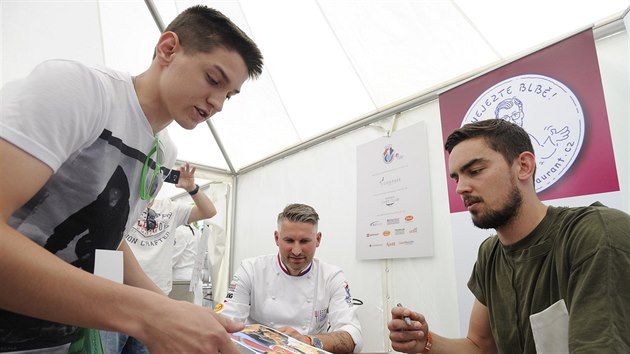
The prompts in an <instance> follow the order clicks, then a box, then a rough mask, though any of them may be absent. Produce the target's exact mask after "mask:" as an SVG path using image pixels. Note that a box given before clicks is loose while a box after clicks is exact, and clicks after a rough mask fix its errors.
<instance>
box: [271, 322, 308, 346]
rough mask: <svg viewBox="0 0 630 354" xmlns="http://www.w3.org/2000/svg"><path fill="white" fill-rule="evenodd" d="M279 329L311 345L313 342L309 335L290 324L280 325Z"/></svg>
mask: <svg viewBox="0 0 630 354" xmlns="http://www.w3.org/2000/svg"><path fill="white" fill-rule="evenodd" d="M278 331H279V332H282V333H284V334H286V335H287V336H289V337H293V338H295V339H297V340H299V341H300V342H304V343H306V344H309V345H310V344H311V343H310V340H309V338H308V336H303V335H301V334H300V332H298V331H297V330H296V329H295V328H293V327H289V326H284V327H280V328H278Z"/></svg>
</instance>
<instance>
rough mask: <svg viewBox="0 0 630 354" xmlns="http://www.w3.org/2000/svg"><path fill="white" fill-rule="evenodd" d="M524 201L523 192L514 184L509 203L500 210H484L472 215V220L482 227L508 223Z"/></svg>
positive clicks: (492, 227)
mask: <svg viewBox="0 0 630 354" xmlns="http://www.w3.org/2000/svg"><path fill="white" fill-rule="evenodd" d="M522 203H523V197H522V196H521V192H520V191H519V190H518V188H517V187H516V186H515V185H514V186H512V191H511V192H510V195H509V197H508V201H507V204H505V205H504V206H503V208H501V209H499V210H492V209H487V210H482V211H481V213H479V214H478V215H477V216H475V215H472V221H473V224H474V225H475V226H477V227H478V228H480V229H497V228H499V227H501V226H503V225H505V224H507V223H508V222H509V221H510V220H512V218H513V217H514V216H515V215H516V214H517V213H518V211H519V209H520V208H521V204H522Z"/></svg>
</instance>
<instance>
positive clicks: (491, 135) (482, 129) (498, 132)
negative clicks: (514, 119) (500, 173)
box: [444, 119, 534, 163]
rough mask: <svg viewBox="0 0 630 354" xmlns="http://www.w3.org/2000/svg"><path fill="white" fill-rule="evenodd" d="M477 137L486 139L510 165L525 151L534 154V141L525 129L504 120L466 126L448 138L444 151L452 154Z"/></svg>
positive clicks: (487, 120) (482, 121)
mask: <svg viewBox="0 0 630 354" xmlns="http://www.w3.org/2000/svg"><path fill="white" fill-rule="evenodd" d="M477 137H482V138H484V139H485V141H486V143H487V144H488V146H490V148H491V149H492V150H494V151H497V152H498V153H500V154H501V155H502V156H503V158H504V159H505V160H506V161H507V162H508V163H512V161H514V159H516V158H517V157H518V156H519V155H520V154H521V153H523V152H525V151H529V152H531V153H532V154H534V147H533V146H532V141H531V139H530V138H529V134H527V132H526V131H525V129H523V128H522V127H520V126H519V125H517V124H514V123H511V122H508V121H505V120H503V119H486V120H481V121H477V122H474V123H468V124H465V125H464V126H462V127H461V128H459V129H457V130H455V131H454V132H453V133H451V135H449V136H448V138H447V139H446V143H445V144H444V149H445V150H446V151H448V153H449V154H450V153H451V151H453V148H454V147H455V146H457V144H459V143H461V142H462V141H464V140H468V139H471V138H477Z"/></svg>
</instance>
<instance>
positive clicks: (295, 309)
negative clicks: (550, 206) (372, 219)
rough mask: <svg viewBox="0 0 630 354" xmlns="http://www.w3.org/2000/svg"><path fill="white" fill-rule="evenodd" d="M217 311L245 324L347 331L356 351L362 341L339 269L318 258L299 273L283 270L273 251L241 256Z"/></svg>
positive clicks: (308, 331) (314, 331)
mask: <svg viewBox="0 0 630 354" xmlns="http://www.w3.org/2000/svg"><path fill="white" fill-rule="evenodd" d="M309 268H310V269H309ZM215 311H217V312H219V313H220V314H221V315H224V316H227V317H230V318H233V319H240V320H245V321H246V323H247V324H252V323H260V324H263V325H266V326H269V327H272V328H279V327H282V326H290V327H293V328H295V329H296V330H297V331H298V332H300V334H302V335H307V334H317V333H328V332H334V331H346V332H348V333H349V334H350V335H351V336H352V339H353V340H354V343H355V347H354V352H359V351H360V350H361V347H362V345H363V341H362V337H361V324H360V323H359V318H358V316H357V313H356V307H355V306H354V305H353V304H352V296H351V295H350V288H349V287H348V283H347V282H346V277H345V275H344V273H343V271H342V270H341V268H339V267H337V266H334V265H330V264H327V263H324V262H322V261H320V260H319V259H316V258H314V259H313V261H312V263H311V265H310V266H309V267H307V270H306V271H305V272H304V273H303V274H302V275H299V276H292V275H289V274H288V273H286V271H285V270H284V269H283V267H282V266H281V263H280V256H279V255H277V254H270V255H264V256H258V257H253V258H248V259H245V260H243V261H242V262H241V266H240V268H239V269H238V271H237V272H236V274H234V278H233V279H232V282H231V283H230V286H229V288H228V293H227V296H226V297H225V300H224V301H223V304H218V305H217V306H216V307H215Z"/></svg>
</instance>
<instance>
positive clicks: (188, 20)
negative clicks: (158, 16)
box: [165, 5, 263, 79]
mask: <svg viewBox="0 0 630 354" xmlns="http://www.w3.org/2000/svg"><path fill="white" fill-rule="evenodd" d="M165 31H171V32H174V33H176V34H177V37H179V42H180V44H181V45H182V47H183V48H184V52H185V53H189V54H194V53H197V52H205V53H209V52H211V51H212V50H214V49H216V48H219V47H222V48H225V49H227V50H233V51H235V52H237V53H238V54H239V55H240V56H241V57H242V58H243V61H245V65H246V66H247V72H248V75H249V78H250V79H255V78H257V77H258V76H260V74H261V73H262V67H263V57H262V54H261V53H260V50H259V49H258V46H257V45H256V43H254V41H252V40H251V39H250V38H249V37H248V36H247V34H245V32H243V31H242V30H241V29H240V28H238V26H236V25H235V24H234V23H233V22H232V21H231V20H230V19H229V18H227V17H226V16H225V15H224V14H222V13H221V12H219V11H217V10H215V9H212V8H209V7H207V6H204V5H195V6H192V7H189V8H187V9H186V10H184V11H183V12H182V13H180V14H179V15H177V17H175V19H174V20H173V21H172V22H171V23H170V24H169V25H168V26H167V27H166V29H165Z"/></svg>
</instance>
